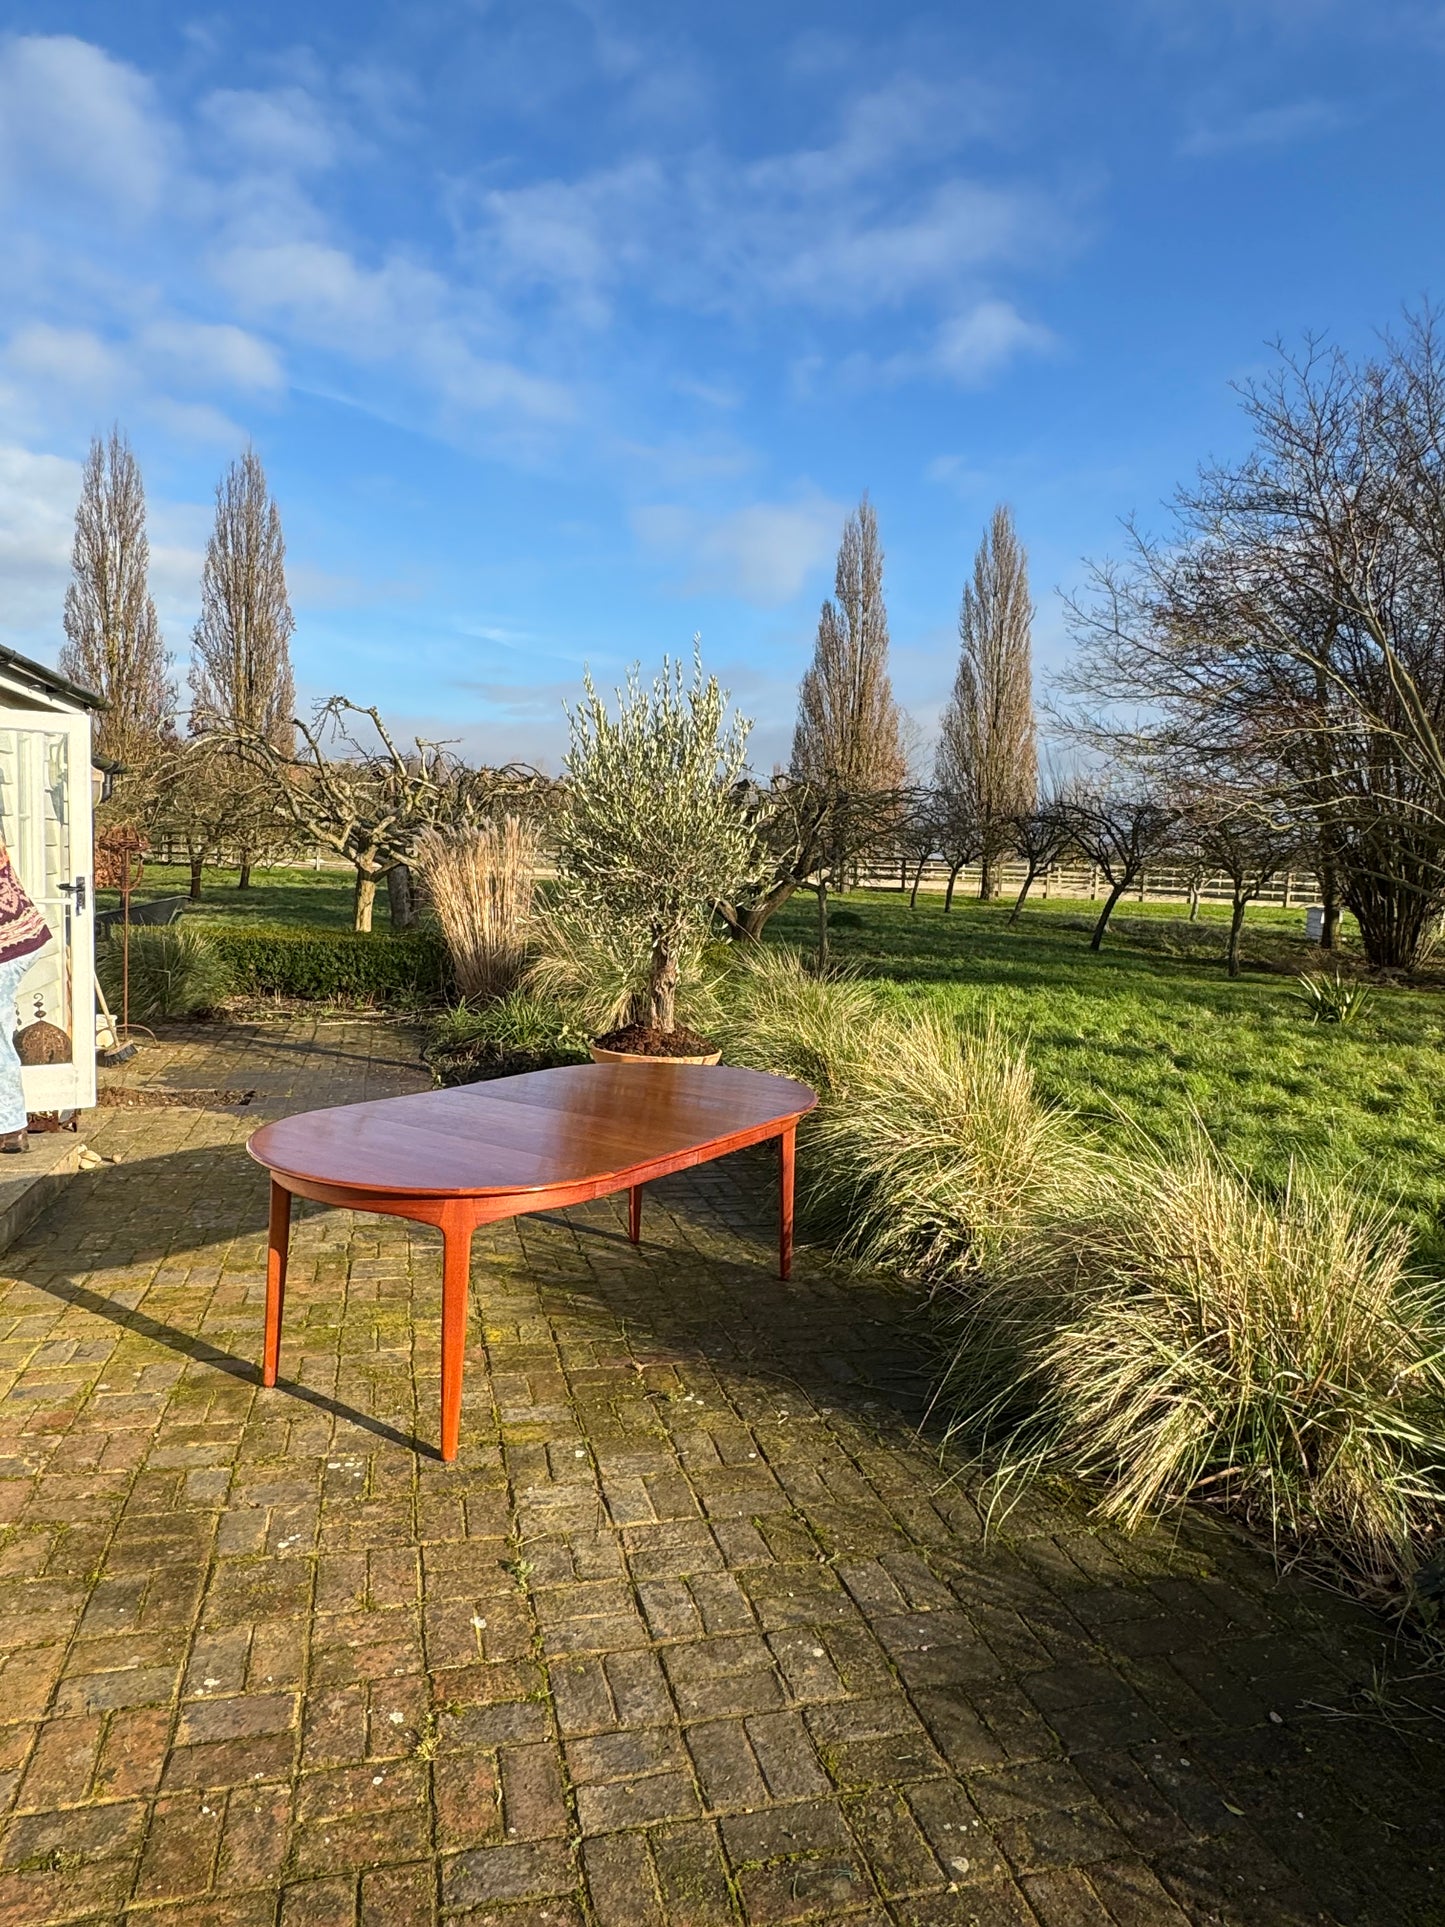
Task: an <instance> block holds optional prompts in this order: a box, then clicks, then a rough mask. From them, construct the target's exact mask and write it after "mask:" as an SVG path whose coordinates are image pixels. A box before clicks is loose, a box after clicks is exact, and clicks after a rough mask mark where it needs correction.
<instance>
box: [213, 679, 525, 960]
mask: <svg viewBox="0 0 1445 1927" xmlns="http://www.w3.org/2000/svg"><path fill="white" fill-rule="evenodd" d="M353 717H365V718H366V719H367V720H368V721H369V722H370V724H371V728H372V732H373V734H374V736H375V739H376V746H375V747H367V746H365V745H363V744H361V743H358V742H357V740H356V738H355V737H354V736H353V735H352V734H351V719H352V718H353ZM293 720H294V724H295V729H296V732H297V734H298V735H299V737H300V738H301V743H300V747H299V748H298V749H297V750H295V751H294V752H291V751H287V750H284V749H282V748H280V747H279V746H278V745H277V744H276V742H275V741H274V740H273V739H272V738H271V737H270V736H267V735H264V734H262V733H261V732H259V731H257V732H254V733H252V732H246V731H242V730H236V731H234V732H233V733H232V735H231V740H232V741H234V743H235V744H236V747H237V749H238V751H239V752H240V754H241V756H242V757H243V758H244V760H245V761H246V762H247V763H248V764H250V765H251V766H252V767H253V768H254V769H255V770H257V771H258V772H259V773H260V774H261V775H262V776H263V777H264V778H265V779H266V782H267V785H268V791H269V799H270V808H271V810H272V812H273V813H274V814H275V815H276V816H278V817H279V818H280V819H281V820H282V821H283V822H285V823H287V824H289V825H290V826H291V827H293V828H294V829H295V830H298V831H300V832H301V834H302V835H303V836H304V837H305V838H306V839H307V840H308V841H309V842H311V843H313V844H315V843H319V844H321V845H322V846H323V848H325V849H329V850H335V852H336V853H337V855H338V856H341V857H344V858H345V859H346V861H347V862H348V863H350V864H351V865H352V866H353V868H354V869H355V871H356V902H355V915H354V919H353V925H354V928H355V929H357V930H370V928H371V914H372V905H373V903H374V902H375V898H376V886H377V883H378V882H379V881H380V879H381V878H382V877H384V876H385V875H386V874H387V872H388V871H389V870H391V869H392V868H393V866H394V865H396V864H398V863H406V862H408V861H409V859H410V857H411V854H412V851H413V849H414V847H415V844H416V840H417V838H418V836H420V835H421V833H422V832H423V831H424V830H429V829H435V828H437V827H439V826H448V827H455V826H457V825H461V824H468V823H475V822H476V821H478V820H479V818H481V817H482V816H483V815H485V814H486V813H488V811H490V810H492V809H495V808H496V807H497V806H498V805H500V804H502V803H509V804H512V805H514V806H515V805H516V804H517V803H518V802H522V803H524V804H525V803H526V802H528V801H529V800H530V799H531V797H532V796H533V794H534V793H535V792H538V791H541V790H544V789H545V788H546V784H545V781H544V779H542V778H540V777H538V775H537V774H536V772H535V771H533V770H529V769H526V768H524V767H523V766H521V765H520V764H513V765H509V766H508V767H506V768H504V769H497V770H469V769H468V768H467V767H466V765H465V764H464V763H462V762H461V761H460V760H459V759H458V758H457V757H455V756H454V755H452V753H451V752H450V750H449V749H448V748H447V746H446V745H445V744H442V743H429V742H426V741H424V740H422V739H421V738H420V737H418V738H417V740H416V744H415V747H414V749H412V750H406V749H403V748H402V747H401V746H400V745H399V744H398V743H397V742H396V740H395V739H394V737H393V736H392V735H391V733H390V731H389V730H388V729H387V727H386V724H385V723H384V722H383V721H382V719H381V714H380V712H379V711H378V710H376V709H374V708H363V707H362V706H361V705H360V704H359V703H353V702H349V701H348V700H347V698H346V697H344V696H333V697H331V699H330V700H329V701H328V702H325V703H322V704H320V705H319V707H318V708H317V711H316V714H315V715H314V717H313V718H312V720H311V721H310V722H309V723H306V722H303V721H301V719H300V718H299V717H298V718H295V719H293Z"/></svg>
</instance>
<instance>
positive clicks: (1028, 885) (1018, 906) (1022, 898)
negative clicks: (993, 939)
mask: <svg viewBox="0 0 1445 1927" xmlns="http://www.w3.org/2000/svg"><path fill="white" fill-rule="evenodd" d="M1038 874H1039V873H1038V871H1037V869H1035V868H1034V866H1033V865H1032V864H1030V865H1029V868H1028V872H1027V874H1026V875H1025V877H1024V887H1023V889H1022V890H1020V891H1019V893H1018V897H1017V898H1016V900H1015V902H1014V907H1013V909H1012V910H1010V911H1009V913H1008V920H1009V922H1010V923H1017V922H1018V920H1019V912H1020V911H1021V910H1022V909H1023V907H1024V904H1025V903H1026V902H1027V901H1028V894H1029V891H1030V890H1032V889H1033V887H1034V884H1035V883H1036V882H1037V881H1038Z"/></svg>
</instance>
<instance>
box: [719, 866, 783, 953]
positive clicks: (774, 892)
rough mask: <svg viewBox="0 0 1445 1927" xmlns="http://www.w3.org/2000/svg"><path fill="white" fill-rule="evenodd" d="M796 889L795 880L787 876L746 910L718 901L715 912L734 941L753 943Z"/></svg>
mask: <svg viewBox="0 0 1445 1927" xmlns="http://www.w3.org/2000/svg"><path fill="white" fill-rule="evenodd" d="M797 889H798V885H797V882H796V881H795V880H794V879H793V878H792V877H789V878H787V880H786V881H785V882H782V883H776V884H774V885H773V888H772V889H771V890H769V892H768V894H767V895H766V896H765V897H759V899H758V901H757V902H756V903H755V904H753V905H752V906H751V908H749V909H747V910H739V909H738V908H737V906H736V905H735V904H731V903H722V902H719V903H718V904H717V906H716V908H717V912H718V915H719V916H720V917H721V918H722V920H723V922H724V923H725V924H726V925H727V930H728V935H729V937H731V938H732V940H733V942H734V943H755V942H756V941H757V940H758V938H760V937H761V936H762V934H763V931H764V930H765V929H766V928H767V925H768V921H769V919H770V918H771V917H772V916H773V913H774V912H775V911H778V910H781V909H782V907H783V905H784V904H785V903H786V902H788V900H789V899H790V898H791V897H793V896H795V895H796V894H797Z"/></svg>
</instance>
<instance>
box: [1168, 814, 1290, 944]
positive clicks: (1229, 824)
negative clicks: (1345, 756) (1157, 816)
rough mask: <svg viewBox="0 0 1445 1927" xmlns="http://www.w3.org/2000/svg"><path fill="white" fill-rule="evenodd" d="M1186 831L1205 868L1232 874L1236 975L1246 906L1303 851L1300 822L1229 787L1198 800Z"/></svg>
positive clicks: (1231, 939) (1231, 936) (1232, 940)
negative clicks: (1227, 789) (1301, 849)
mask: <svg viewBox="0 0 1445 1927" xmlns="http://www.w3.org/2000/svg"><path fill="white" fill-rule="evenodd" d="M1188 835H1189V841H1190V844H1191V846H1192V848H1193V849H1194V850H1196V851H1197V852H1198V854H1199V856H1200V857H1201V858H1202V859H1203V862H1204V864H1205V865H1206V866H1207V868H1208V869H1209V870H1210V871H1213V872H1215V873H1216V874H1218V875H1220V876H1225V877H1227V878H1228V879H1229V885H1230V917H1229V940H1228V943H1227V944H1226V946H1225V952H1224V955H1225V962H1226V964H1227V966H1228V969H1229V974H1230V976H1231V977H1237V976H1238V975H1239V968H1240V965H1239V942H1240V937H1241V936H1242V935H1243V932H1244V917H1245V912H1246V910H1247V909H1248V908H1249V906H1250V904H1251V903H1252V902H1253V901H1254V900H1255V898H1256V897H1258V896H1259V895H1260V894H1261V892H1262V891H1263V890H1264V889H1265V888H1266V886H1267V885H1268V884H1270V883H1272V882H1273V881H1274V879H1275V878H1276V877H1277V876H1278V875H1279V873H1280V872H1281V870H1286V869H1288V868H1289V865H1290V864H1291V863H1292V862H1293V861H1294V859H1295V858H1296V857H1297V856H1298V855H1299V850H1300V829H1299V825H1298V823H1296V822H1292V821H1291V820H1290V819H1289V818H1288V817H1287V816H1283V815H1281V814H1280V813H1279V812H1278V811H1276V810H1272V809H1270V808H1269V806H1268V805H1267V804H1261V803H1259V802H1257V801H1256V800H1254V799H1253V798H1251V797H1249V796H1248V795H1247V794H1246V795H1245V796H1244V797H1243V798H1241V796H1240V795H1239V794H1238V793H1237V792H1236V793H1233V794H1231V793H1230V792H1227V791H1226V792H1224V793H1223V794H1216V795H1213V796H1204V797H1201V798H1199V799H1198V800H1197V801H1196V802H1195V804H1194V806H1193V808H1192V809H1191V811H1190V815H1189V821H1188Z"/></svg>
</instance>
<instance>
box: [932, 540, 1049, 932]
mask: <svg viewBox="0 0 1445 1927" xmlns="http://www.w3.org/2000/svg"><path fill="white" fill-rule="evenodd" d="M1033 614H1034V611H1033V604H1032V602H1031V601H1030V600H1029V564H1028V556H1027V554H1026V553H1025V551H1024V549H1023V546H1022V544H1021V543H1020V541H1019V539H1018V534H1017V532H1016V530H1015V528H1014V523H1013V516H1012V515H1011V514H1010V512H1009V510H1008V508H1007V507H1006V506H1005V505H1004V504H1003V503H1000V504H999V506H998V507H997V508H996V509H995V510H994V512H993V519H992V521H991V522H990V524H989V526H988V528H987V529H986V530H985V531H984V535H983V539H982V541H981V542H980V543H979V545H978V551H977V553H976V554H975V556H974V560H973V580H972V582H970V583H968V584H967V585H966V586H965V588H964V591H963V600H962V603H961V604H960V606H959V612H958V640H959V653H958V674H957V676H956V677H955V679H954V684H953V693H952V695H951V696H950V697H949V699H948V704H947V706H946V708H945V709H944V712H943V719H942V722H941V724H940V729H939V745H938V759H937V764H936V769H935V781H936V784H937V787H938V788H939V790H940V791H942V792H943V793H944V794H945V795H948V796H951V797H954V798H956V799H957V802H958V807H959V808H960V809H961V810H962V812H963V813H964V814H965V815H966V816H967V817H968V818H969V819H970V820H971V822H972V824H973V829H974V835H975V837H976V840H977V843H978V850H979V864H980V869H981V872H982V875H981V879H980V883H979V895H980V896H981V897H993V896H997V894H998V887H999V876H998V872H999V867H1000V864H1001V862H1002V860H1003V858H1004V857H1005V856H1006V855H1007V854H1008V852H1009V849H1010V847H1011V843H1012V834H1013V825H1014V824H1015V822H1016V821H1017V819H1018V818H1019V817H1020V816H1022V815H1024V814H1025V813H1026V812H1027V811H1029V810H1032V809H1033V807H1034V804H1035V802H1036V801H1037V798H1038V784H1039V763H1038V735H1037V725H1036V722H1035V718H1034V691H1033V661H1032V649H1031V642H1030V629H1031V626H1032V623H1033Z"/></svg>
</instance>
